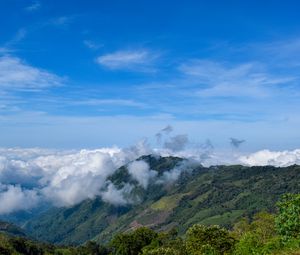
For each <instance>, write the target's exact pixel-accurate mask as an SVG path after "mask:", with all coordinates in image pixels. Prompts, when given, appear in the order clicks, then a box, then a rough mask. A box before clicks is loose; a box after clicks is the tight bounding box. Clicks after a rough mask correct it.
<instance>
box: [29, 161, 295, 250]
mask: <svg viewBox="0 0 300 255" xmlns="http://www.w3.org/2000/svg"><path fill="white" fill-rule="evenodd" d="M142 160H145V161H147V162H148V163H149V164H150V167H151V169H154V170H157V171H158V172H159V174H160V175H162V174H163V173H164V172H166V171H169V170H170V169H173V168H174V167H175V166H178V165H180V164H182V163H183V162H184V161H183V159H180V158H174V157H165V158H162V157H153V156H144V157H143V158H142ZM299 173H300V167H299V166H296V165H294V166H289V167H284V168H280V167H271V166H264V167H246V166H240V165H236V166H213V167H209V168H205V167H202V166H201V165H199V164H198V165H195V164H192V165H191V164H187V165H184V171H183V172H182V173H181V176H180V178H178V180H177V181H176V182H174V183H172V184H171V183H170V184H168V185H163V184H157V183H151V184H150V185H149V186H148V188H147V190H145V189H143V188H142V187H141V186H140V185H138V183H137V182H136V181H135V180H133V179H132V178H131V176H130V175H129V174H128V171H127V169H126V166H125V167H121V168H120V169H119V170H118V171H117V172H115V174H113V175H112V176H110V177H109V179H110V181H111V182H113V183H114V184H115V185H116V186H117V187H119V188H122V187H123V185H125V183H130V184H132V185H134V187H135V188H134V189H133V190H132V196H135V197H137V196H138V197H139V198H140V201H141V202H139V203H136V204H130V205H127V206H119V207H116V206H112V205H110V204H108V203H105V202H103V201H102V200H101V199H100V198H96V199H94V200H85V201H83V202H82V203H80V204H78V205H76V206H73V207H69V208H58V209H52V210H50V211H48V212H46V213H45V214H43V215H42V216H40V217H38V218H35V219H33V220H31V221H29V222H28V223H27V225H26V230H27V231H28V233H29V234H30V235H31V236H32V237H33V238H36V239H38V240H43V241H47V242H51V243H55V244H68V245H79V244H83V243H84V242H86V241H87V240H94V241H96V242H98V243H105V242H108V241H109V240H111V238H112V236H113V235H114V234H115V233H120V232H124V231H128V230H130V229H134V228H136V227H139V226H144V227H150V228H151V229H154V230H155V231H159V232H161V231H169V230H171V229H173V228H176V229H177V231H178V235H179V236H184V234H185V233H186V231H187V230H188V229H189V228H190V227H191V226H192V225H194V224H201V225H206V226H207V225H214V224H215V225H220V226H221V227H225V228H228V229H229V228H231V227H232V226H233V225H234V224H235V223H236V222H237V221H238V220H239V219H240V218H243V217H246V218H250V219H251V218H253V215H254V214H256V213H258V212H260V211H263V210H265V211H269V212H271V213H274V212H275V206H274V205H275V203H276V201H277V200H278V199H279V197H280V196H281V195H282V194H284V193H298V192H299V191H300V174H299Z"/></svg>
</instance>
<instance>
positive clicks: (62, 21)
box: [48, 16, 74, 27]
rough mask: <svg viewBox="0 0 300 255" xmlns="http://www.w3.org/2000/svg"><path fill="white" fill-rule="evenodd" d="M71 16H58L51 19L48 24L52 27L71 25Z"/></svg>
mask: <svg viewBox="0 0 300 255" xmlns="http://www.w3.org/2000/svg"><path fill="white" fill-rule="evenodd" d="M73 18H74V17H73V16H60V17H56V18H53V19H51V20H50V21H49V22H48V24H49V25H53V26H58V27H66V26H68V25H70V24H71V22H72V21H73Z"/></svg>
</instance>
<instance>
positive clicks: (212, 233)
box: [186, 224, 235, 255]
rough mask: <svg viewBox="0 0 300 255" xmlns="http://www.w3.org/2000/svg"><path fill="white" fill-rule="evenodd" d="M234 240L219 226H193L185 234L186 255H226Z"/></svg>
mask: <svg viewBox="0 0 300 255" xmlns="http://www.w3.org/2000/svg"><path fill="white" fill-rule="evenodd" d="M234 242H235V240H234V239H233V238H232V237H231V236H230V234H229V232H228V230H226V229H224V228H221V227H220V226H215V225H214V226H203V225H199V224H195V225H193V226H192V227H190V228H189V229H188V231H187V233H186V248H187V252H188V254H191V255H194V254H195V255H196V254H226V253H228V252H229V251H230V250H231V249H232V248H233V245H234Z"/></svg>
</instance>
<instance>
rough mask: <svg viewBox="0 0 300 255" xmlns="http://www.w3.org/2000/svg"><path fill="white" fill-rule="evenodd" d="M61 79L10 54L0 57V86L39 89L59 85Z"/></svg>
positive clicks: (3, 87) (7, 88)
mask: <svg viewBox="0 0 300 255" xmlns="http://www.w3.org/2000/svg"><path fill="white" fill-rule="evenodd" d="M62 81H63V79H62V78H61V77H59V76H57V75H55V74H53V73H50V72H48V71H46V70H43V69H39V68H36V67H33V66H31V65H29V64H27V63H25V62H24V61H22V60H21V59H19V58H17V57H12V56H2V57H0V88H2V89H6V90H10V89H22V90H39V89H43V88H47V87H53V86H59V85H61V84H62Z"/></svg>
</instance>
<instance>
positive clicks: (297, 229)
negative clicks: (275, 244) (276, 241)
mask: <svg viewBox="0 0 300 255" xmlns="http://www.w3.org/2000/svg"><path fill="white" fill-rule="evenodd" d="M277 207H278V209H279V213H278V215H277V216H276V219H275V223H276V230H277V232H278V234H279V235H280V236H281V237H282V239H283V241H285V242H286V241H289V240H291V239H294V238H295V239H297V238H300V194H285V195H283V196H282V198H281V200H280V201H279V202H278V203H277Z"/></svg>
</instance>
